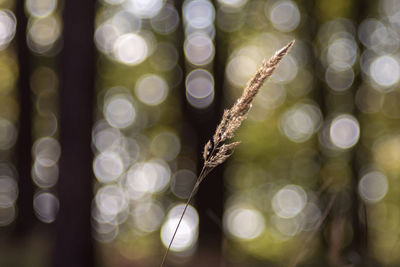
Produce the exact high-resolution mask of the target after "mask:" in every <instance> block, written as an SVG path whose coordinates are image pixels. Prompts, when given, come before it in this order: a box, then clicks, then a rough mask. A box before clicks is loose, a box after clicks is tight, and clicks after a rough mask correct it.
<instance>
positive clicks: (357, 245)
mask: <svg viewBox="0 0 400 267" xmlns="http://www.w3.org/2000/svg"><path fill="white" fill-rule="evenodd" d="M368 5H369V1H361V0H358V1H356V3H355V4H354V22H355V26H356V27H358V25H359V24H360V23H361V22H362V21H363V19H364V18H366V16H367V14H368ZM361 83H362V77H361V74H358V75H357V76H356V77H355V80H354V83H353V86H352V92H353V96H355V95H356V92H357V90H358V88H359V87H360V85H361ZM353 115H354V117H356V118H357V119H359V118H360V117H359V112H358V109H357V108H356V107H354V111H353ZM362 133H363V131H361V134H362ZM358 150H359V145H357V146H356V147H355V148H354V151H353V153H352V160H351V167H352V172H353V177H352V181H351V209H350V214H351V218H350V221H351V224H352V226H353V232H354V233H353V235H354V237H353V240H352V243H351V246H350V249H351V250H352V251H353V252H356V253H357V256H358V258H357V257H355V258H354V257H353V258H354V259H353V260H352V261H353V262H352V263H353V264H354V265H355V266H369V265H368V262H369V260H368V253H367V249H368V223H367V215H366V206H365V203H364V202H363V201H362V200H361V198H360V196H359V194H358V182H359V170H360V168H361V164H360V163H359V162H358V157H357V151H358Z"/></svg>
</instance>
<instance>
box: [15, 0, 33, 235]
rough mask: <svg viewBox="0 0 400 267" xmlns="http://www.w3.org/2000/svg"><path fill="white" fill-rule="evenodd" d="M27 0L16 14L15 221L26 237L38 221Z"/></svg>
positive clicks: (16, 226)
mask: <svg viewBox="0 0 400 267" xmlns="http://www.w3.org/2000/svg"><path fill="white" fill-rule="evenodd" d="M24 4H25V1H23V0H18V1H17V6H16V17H17V30H16V39H17V52H18V67H19V79H18V86H19V92H18V94H19V95H18V101H19V108H20V110H19V111H20V114H19V131H18V141H17V145H16V154H17V158H16V159H17V171H18V191H19V195H18V200H17V209H18V211H17V212H18V215H17V219H16V221H15V229H14V230H15V236H17V237H20V238H23V237H24V236H26V234H29V232H30V231H31V230H32V224H33V223H34V221H35V216H34V213H33V205H32V201H33V184H32V179H31V167H32V151H31V148H32V120H31V117H32V96H31V90H30V86H29V78H30V77H29V68H30V60H29V59H30V53H29V49H28V47H27V43H26V25H27V18H26V16H25V12H24V8H25V6H24Z"/></svg>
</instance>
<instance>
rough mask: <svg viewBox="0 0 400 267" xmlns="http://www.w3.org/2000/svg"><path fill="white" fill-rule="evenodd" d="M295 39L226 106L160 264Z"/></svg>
mask: <svg viewBox="0 0 400 267" xmlns="http://www.w3.org/2000/svg"><path fill="white" fill-rule="evenodd" d="M294 42H295V41H294V40H293V41H291V42H290V43H288V44H287V45H286V46H284V47H283V48H282V49H281V50H279V51H277V52H276V53H275V54H274V55H273V56H272V57H271V58H270V59H269V60H264V61H263V62H262V64H261V67H260V68H259V69H258V70H257V72H256V73H255V75H254V76H253V77H252V78H251V79H250V81H249V82H248V83H247V85H246V87H245V88H244V90H243V93H242V96H241V97H239V98H238V99H237V100H236V102H235V104H234V105H233V106H232V107H231V108H230V109H226V110H225V111H224V113H223V115H222V119H221V122H220V123H219V125H218V127H217V129H216V131H215V133H214V135H213V137H212V138H211V139H210V140H209V141H208V142H207V143H206V145H205V146H204V153H203V159H204V164H203V168H202V170H201V172H200V174H199V176H198V178H197V181H196V184H195V185H194V187H193V189H192V191H191V193H190V195H189V198H188V200H187V202H186V205H185V208H184V210H183V212H182V215H181V217H180V219H179V221H178V225H177V226H176V228H175V231H174V234H173V236H172V239H171V241H170V243H169V245H168V248H167V250H166V251H165V254H164V257H163V259H162V262H161V265H160V267H162V266H164V262H165V260H166V258H167V255H168V252H169V250H170V248H171V245H172V242H173V241H174V238H175V235H176V233H177V231H178V229H179V225H180V224H181V221H182V218H183V216H184V215H185V212H186V209H187V207H188V205H189V203H190V201H191V199H192V197H193V194H194V192H195V191H196V189H197V188H198V186H199V185H200V183H201V182H202V181H203V180H204V178H205V177H206V176H207V174H208V173H209V172H210V171H211V170H212V169H214V168H215V167H217V166H218V165H220V164H222V163H223V162H224V161H225V160H226V159H227V158H229V157H230V156H231V155H232V153H233V151H234V149H235V147H236V146H237V145H238V144H239V143H240V142H231V143H226V141H227V140H229V139H232V138H233V137H234V134H235V131H236V130H237V129H238V128H239V126H240V125H241V124H242V122H243V121H244V120H245V119H246V117H247V113H248V112H249V110H250V108H251V103H252V101H253V99H254V97H255V96H256V94H257V93H258V91H259V90H260V88H261V86H262V85H263V84H264V82H265V80H266V79H267V78H268V77H270V76H271V75H272V73H273V72H274V70H275V69H276V67H277V66H278V64H279V62H280V61H281V60H282V58H283V57H284V56H285V55H286V54H287V53H288V52H289V50H290V48H291V47H292V46H293V44H294Z"/></svg>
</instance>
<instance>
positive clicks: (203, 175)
mask: <svg viewBox="0 0 400 267" xmlns="http://www.w3.org/2000/svg"><path fill="white" fill-rule="evenodd" d="M206 169H207V168H206V167H205V166H203V168H202V170H201V172H200V174H199V177H198V178H197V181H196V184H195V185H194V186H193V189H192V191H191V192H190V195H189V197H188V199H187V201H186V204H185V208H184V209H183V212H182V215H181V217H180V218H179V221H178V224H177V226H176V228H175V231H174V234H173V235H172V238H171V241H170V242H169V245H168V248H167V250H166V251H165V253H164V257H163V259H162V262H161V265H160V267H163V266H164V263H165V260H166V259H167V256H168V252H169V251H170V249H171V246H172V242H173V241H174V239H175V236H176V233H177V232H178V229H179V226H180V225H181V222H182V219H183V216H184V215H185V213H186V210H187V208H188V206H189V204H190V201H191V200H192V198H193V196H194V192H195V191H196V189H197V188H198V187H199V185H200V183H201V181H202V180H203V179H204V177H205V176H206V175H207V174H208V171H206Z"/></svg>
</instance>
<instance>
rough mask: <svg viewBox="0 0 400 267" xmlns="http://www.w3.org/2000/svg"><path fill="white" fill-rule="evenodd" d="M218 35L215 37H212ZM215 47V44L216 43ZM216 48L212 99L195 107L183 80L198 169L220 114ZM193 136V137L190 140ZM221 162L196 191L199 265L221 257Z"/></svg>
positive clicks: (220, 70) (219, 67) (220, 72)
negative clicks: (203, 104) (197, 107)
mask: <svg viewBox="0 0 400 267" xmlns="http://www.w3.org/2000/svg"><path fill="white" fill-rule="evenodd" d="M183 2H184V1H177V2H175V4H176V8H177V10H178V12H179V14H180V15H181V25H180V33H179V35H180V39H179V44H178V49H179V50H180V53H179V56H180V65H181V67H182V70H183V77H184V78H183V80H184V79H185V78H186V74H187V72H186V71H185V55H184V53H183V44H184V41H185V35H184V25H183V19H182V15H183V14H182V4H183ZM215 39H217V37H216V38H215ZM215 46H216V47H217V45H216V44H215ZM218 56H219V55H218V53H217V51H216V54H215V57H214V65H213V66H212V68H213V70H214V81H215V86H214V88H215V96H214V101H213V103H212V104H211V105H210V107H207V108H205V109H196V108H194V107H192V106H191V105H190V104H189V103H188V101H187V100H186V91H185V90H186V89H185V83H184V82H182V91H181V95H182V110H183V114H184V118H183V120H184V124H186V125H188V126H189V127H190V128H191V129H193V130H194V131H195V132H196V136H195V137H192V138H191V140H190V144H188V145H192V146H193V145H195V146H196V156H197V170H201V168H202V166H203V158H202V154H203V148H204V145H205V143H206V142H207V141H208V140H209V139H210V138H211V137H212V135H213V134H214V131H215V129H216V127H217V124H218V123H219V120H220V118H221V116H220V115H221V111H222V84H223V73H224V66H223V64H221V62H219V61H218V60H217V58H218ZM193 139H196V141H193ZM222 174H223V166H219V167H217V168H216V169H214V170H213V171H212V172H211V173H210V174H209V175H208V176H207V177H206V179H205V180H204V182H203V183H202V184H201V185H200V188H199V189H198V192H197V194H196V205H195V206H196V207H197V211H198V213H199V217H200V224H199V247H198V250H197V255H196V257H195V260H194V263H193V264H194V266H202V263H204V260H207V262H208V264H210V265H212V266H219V264H220V262H221V260H222V255H221V254H222V253H221V251H222V249H221V244H222V227H221V225H222V213H223V204H224V203H223V202H224V186H223V177H222Z"/></svg>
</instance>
